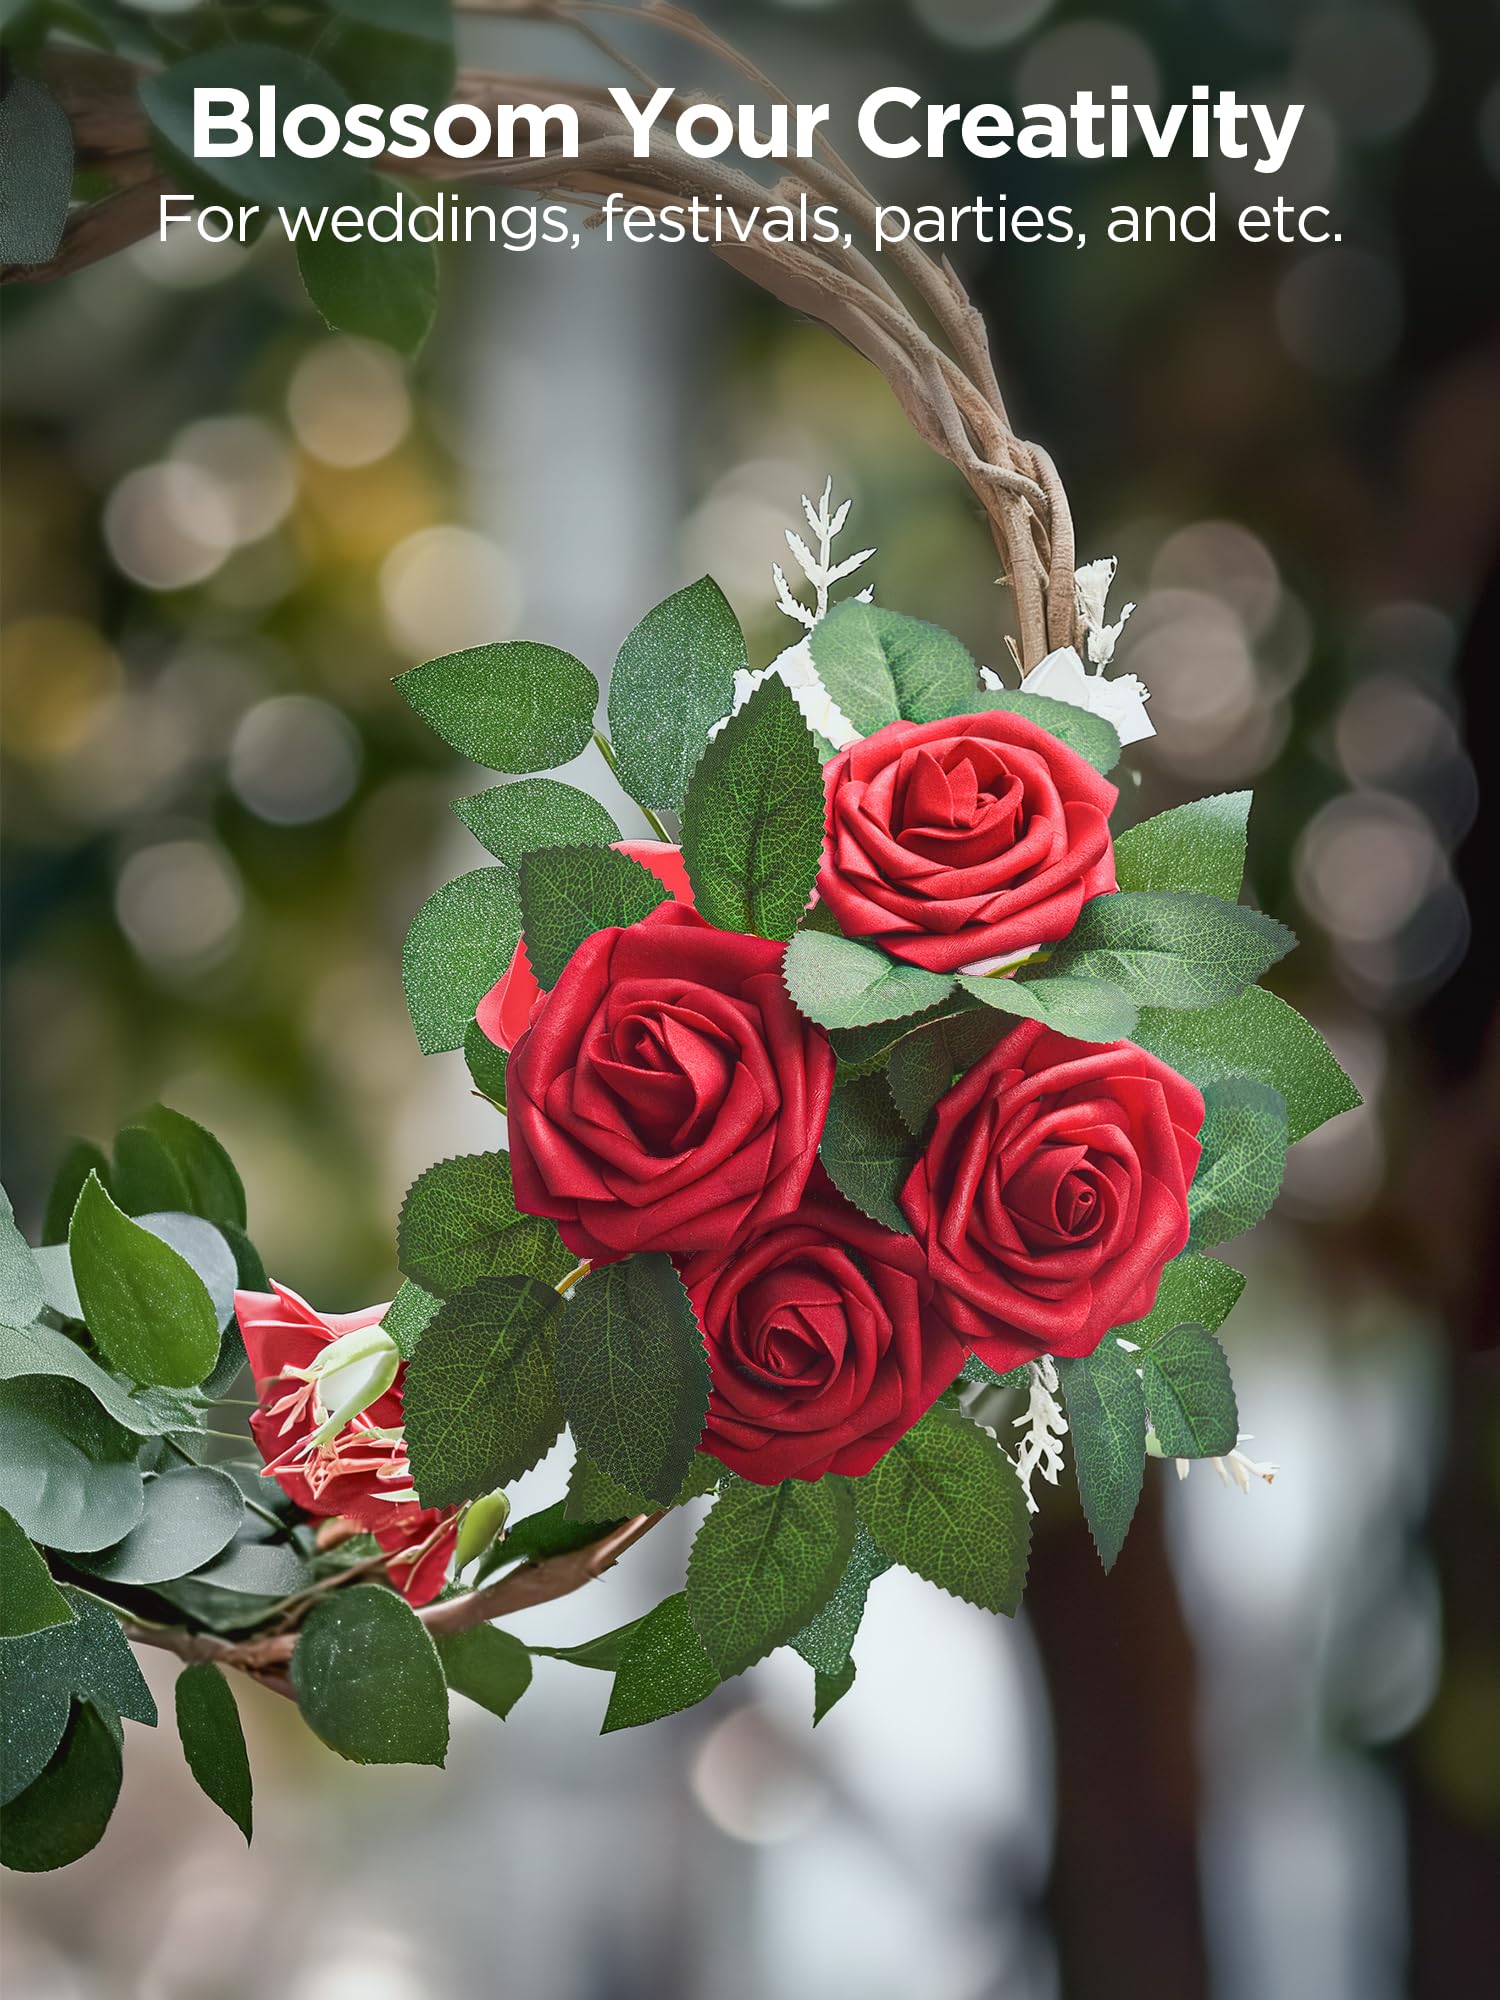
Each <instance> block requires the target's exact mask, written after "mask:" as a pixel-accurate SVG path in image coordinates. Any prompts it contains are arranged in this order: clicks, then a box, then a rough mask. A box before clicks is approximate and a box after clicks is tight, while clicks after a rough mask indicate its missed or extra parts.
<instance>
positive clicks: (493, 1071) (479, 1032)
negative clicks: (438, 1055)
mask: <svg viewBox="0 0 1500 2000" xmlns="http://www.w3.org/2000/svg"><path fill="white" fill-rule="evenodd" d="M464 1062H465V1063H466V1064H467V1065H468V1071H469V1076H470V1079H471V1081H472V1082H473V1085H474V1088H475V1089H476V1090H477V1091H478V1092H479V1094H480V1096H481V1097H487V1098H488V1099H489V1100H490V1103H491V1104H493V1105H494V1107H495V1109H496V1110H497V1111H503V1110H504V1109H505V1072H506V1070H507V1068H508V1067H509V1065H510V1057H509V1056H508V1055H507V1054H506V1052H505V1050H504V1049H497V1048H496V1047H495V1044H494V1043H493V1042H492V1041H491V1040H490V1038H489V1036H488V1035H487V1034H486V1033H485V1032H484V1030H483V1028H481V1027H480V1025H479V1023H478V1022H477V1021H471V1022H470V1023H469V1025H468V1026H467V1027H466V1028H465V1029H464Z"/></svg>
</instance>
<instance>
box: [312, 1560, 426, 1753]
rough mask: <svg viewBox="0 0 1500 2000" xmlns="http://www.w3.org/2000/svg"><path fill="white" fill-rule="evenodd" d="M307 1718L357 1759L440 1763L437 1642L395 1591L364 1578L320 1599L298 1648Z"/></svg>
mask: <svg viewBox="0 0 1500 2000" xmlns="http://www.w3.org/2000/svg"><path fill="white" fill-rule="evenodd" d="M291 1671H292V1686H293V1688H294V1689H295V1690H296V1694H297V1703H298V1706H299V1707H300V1708H301V1710H302V1714H303V1718H304V1720H305V1721H306V1722H307V1724H308V1726H309V1727H310V1728H311V1729H312V1730H313V1731H314V1732H315V1733H316V1734H317V1735H318V1736H321V1737H322V1739H323V1741H324V1742H325V1743H326V1744H327V1745H328V1747H329V1748H330V1749H331V1750H336V1751H337V1752H338V1753H339V1755H340V1756H341V1757H347V1758H348V1759H349V1760H350V1762H351V1763H355V1764H442V1763H443V1762H444V1761H445V1760H446V1758H447V1755H448V1684H447V1681H446V1680H445V1678H444V1675H443V1668H442V1662H441V1661H440V1660H439V1658H438V1652H437V1648H436V1646H435V1645H434V1644H433V1642H432V1640H431V1638H430V1637H429V1636H428V1633H427V1630H426V1628H425V1627H424V1626H423V1624H422V1622H421V1620H420V1619H419V1618H418V1617H417V1615H416V1613H415V1612H414V1611H413V1610H412V1609H411V1607H410V1605H408V1604H407V1603H406V1602H405V1600H404V1599H403V1598H400V1597H398V1596H397V1595H396V1594H395V1592H394V1591H390V1590H385V1589H382V1588H381V1587H380V1586H379V1585H378V1584H371V1583H357V1584H352V1585H350V1586H349V1587H348V1588H347V1589H344V1590H338V1591H334V1592H332V1593H331V1594H330V1595H329V1596H327V1597H323V1598H320V1599H319V1601H318V1602H317V1603H316V1604H315V1605H314V1606H313V1608H312V1610H311V1611H310V1612H309V1613H308V1615H307V1618H306V1620H305V1621H304V1623H303V1625H302V1629H301V1632H300V1633H299V1635H298V1639H297V1647H296V1651H295V1652H294V1653H293V1654H292V1670H291Z"/></svg>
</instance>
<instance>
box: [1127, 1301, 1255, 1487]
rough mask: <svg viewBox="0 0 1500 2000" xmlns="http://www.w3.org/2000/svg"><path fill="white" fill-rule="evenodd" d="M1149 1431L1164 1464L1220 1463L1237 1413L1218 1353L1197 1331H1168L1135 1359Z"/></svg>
mask: <svg viewBox="0 0 1500 2000" xmlns="http://www.w3.org/2000/svg"><path fill="white" fill-rule="evenodd" d="M1141 1375H1142V1386H1143V1387H1144V1389H1145V1394H1146V1407H1147V1409H1148V1410H1149V1411H1150V1414H1151V1428H1152V1430H1153V1431H1155V1433H1156V1441H1157V1443H1158V1444H1159V1445H1160V1446H1161V1449H1162V1453H1163V1455H1164V1456H1165V1457H1167V1458H1224V1457H1225V1456H1227V1454H1228V1453H1229V1452H1231V1451H1233V1450H1234V1446H1235V1440H1236V1439H1237V1438H1238V1436H1239V1429H1240V1422H1239V1410H1238V1408H1237V1406H1236V1404H1235V1400H1234V1384H1233V1382H1232V1381H1231V1380H1230V1376H1229V1363H1228V1361H1227V1360H1226V1359H1225V1355H1224V1350H1223V1348H1222V1347H1220V1345H1219V1343H1218V1341H1216V1340H1215V1339H1214V1337H1213V1335H1212V1334H1211V1333H1207V1332H1205V1331H1204V1329H1203V1328H1202V1327H1201V1326H1191V1325H1189V1326H1179V1327H1174V1328H1173V1330H1172V1332H1171V1333H1169V1334H1168V1335H1167V1336H1166V1338H1165V1339H1164V1340H1161V1341H1159V1342H1158V1343H1157V1344H1156V1346H1155V1347H1153V1348H1152V1349H1151V1351H1150V1353H1149V1354H1146V1355H1143V1356H1142V1357H1141Z"/></svg>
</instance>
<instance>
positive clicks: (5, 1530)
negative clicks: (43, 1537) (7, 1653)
mask: <svg viewBox="0 0 1500 2000" xmlns="http://www.w3.org/2000/svg"><path fill="white" fill-rule="evenodd" d="M72 1617H73V1613H72V1612H71V1611H70V1610H69V1608H68V1600H67V1599H66V1598H65V1597H64V1596H63V1594H62V1592H61V1591H60V1590H59V1589H58V1587H57V1585H56V1584H55V1583H54V1582H53V1581H52V1572H51V1571H50V1570H49V1569H48V1567H47V1565H46V1563H45V1562H43V1560H42V1558H41V1556H40V1555H39V1554H38V1553H37V1551H36V1550H35V1549H34V1548H33V1547H32V1545H31V1542H30V1540H29V1539H28V1537H27V1536H26V1534H25V1533H24V1532H23V1530H22V1528H21V1527H20V1524H19V1523H18V1522H17V1521H16V1519H15V1518H14V1516H13V1515H11V1514H9V1513H7V1511H6V1510H5V1508H3V1507H0V1637H4V1638H6V1639H20V1638H24V1637H25V1636H26V1634H27V1633H29V1632H43V1631H45V1630H46V1629H47V1627H48V1626H50V1625H66V1624H68V1623H70V1622H71V1620H72Z"/></svg>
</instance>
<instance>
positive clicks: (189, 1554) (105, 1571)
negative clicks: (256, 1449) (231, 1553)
mask: <svg viewBox="0 0 1500 2000" xmlns="http://www.w3.org/2000/svg"><path fill="white" fill-rule="evenodd" d="M244 1512H245V1509H244V1503H243V1501H242V1500H241V1497H240V1489H239V1488H238V1487H237V1486H236V1485H235V1483H234V1481H233V1480H232V1479H230V1478H229V1477H228V1476H227V1474H225V1473H222V1472H216V1471H215V1470H214V1469H213V1468H212V1467H211V1466H207V1465H174V1466H170V1467H168V1469H167V1470H166V1471H165V1472H159V1473H155V1474H153V1475H152V1476H151V1477H149V1478H148V1479H147V1481H146V1489H145V1510H144V1512H143V1513H142V1515H141V1518H140V1520H139V1521H138V1522H137V1523H136V1525H135V1526H134V1527H133V1528H132V1529H131V1530H130V1533H129V1534H128V1535H126V1536H125V1537H124V1539H123V1540H122V1541H119V1542H117V1543H116V1544H115V1545H114V1547H113V1548H108V1549H103V1550H101V1551H100V1552H99V1553H98V1554H97V1555H90V1556H88V1557H86V1558H80V1560H79V1567H80V1568H81V1569H86V1570H88V1571H89V1572H90V1574H91V1575H93V1576H101V1577H103V1578H104V1579H105V1580H106V1582H109V1583H126V1584H148V1583H169V1582H171V1581H172V1579H173V1578H175V1577H180V1576H191V1575H192V1573H193V1571H194V1570H195V1569H201V1568H202V1567H203V1565H204V1564H205V1563H209V1562H212V1561H213V1559H214V1557H215V1556H216V1555H218V1554H219V1553H220V1552H221V1551H222V1550H224V1549H226V1548H228V1546H229V1544H230V1543H231V1542H232V1541H233V1540H234V1537H235V1533H236V1531H237V1529H238V1528H239V1526H240V1523H241V1521H242V1520H243V1519H244Z"/></svg>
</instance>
